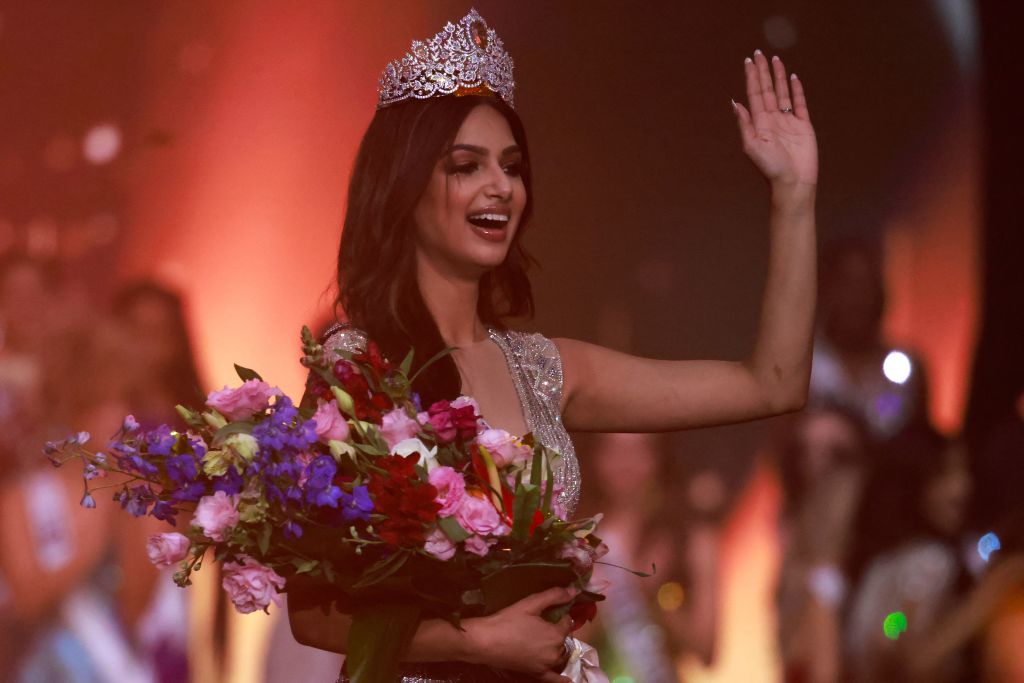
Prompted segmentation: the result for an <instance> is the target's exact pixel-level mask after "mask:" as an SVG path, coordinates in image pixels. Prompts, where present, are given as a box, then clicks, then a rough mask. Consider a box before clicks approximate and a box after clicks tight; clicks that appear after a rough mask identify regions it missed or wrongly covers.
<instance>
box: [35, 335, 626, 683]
mask: <svg viewBox="0 0 1024 683" xmlns="http://www.w3.org/2000/svg"><path fill="white" fill-rule="evenodd" d="M302 342H303V352H304V355H303V357H302V363H303V365H305V366H306V367H307V368H309V371H310V381H309V382H308V384H307V395H306V398H305V400H304V402H303V403H302V404H301V405H298V406H297V405H296V404H295V403H294V401H293V400H292V399H291V398H289V397H288V396H286V395H285V394H284V393H283V392H281V391H280V390H279V389H277V388H275V387H273V386H271V385H270V384H268V383H267V382H265V381H264V380H263V379H262V378H261V377H260V376H259V375H258V374H257V373H256V372H254V371H252V370H249V369H246V368H242V367H239V366H236V370H237V371H238V375H239V378H240V380H241V384H240V385H239V386H237V387H234V388H227V387H225V388H224V389H222V390H220V391H214V392H212V393H210V394H209V395H208V396H207V398H206V405H205V407H204V409H203V410H193V409H190V408H186V407H184V406H178V407H177V410H178V413H179V415H180V416H181V419H182V423H183V424H182V426H180V427H178V428H173V427H171V426H168V425H161V426H159V427H157V428H155V429H150V430H144V429H142V428H141V427H140V425H139V424H138V423H137V422H136V420H135V419H134V418H132V417H131V416H128V417H126V418H125V420H124V422H123V424H122V426H121V428H120V429H119V430H118V432H117V433H116V434H115V435H114V436H113V437H112V438H111V440H110V441H109V443H108V444H107V446H106V448H105V449H103V450H101V451H99V452H94V451H91V450H89V449H87V448H86V447H85V444H86V442H87V441H88V439H89V436H88V434H85V433H79V434H76V435H72V436H69V437H68V438H67V439H65V440H64V441H61V442H56V443H53V442H51V443H48V444H46V446H45V447H44V451H45V452H46V454H47V455H48V456H49V457H50V459H51V461H52V462H54V464H55V465H61V464H64V463H65V462H67V461H69V460H71V459H76V460H79V461H80V462H81V463H82V464H83V480H84V488H85V492H84V495H83V499H82V504H83V505H84V506H86V507H94V506H95V504H96V503H95V498H94V497H93V494H94V493H95V492H96V491H98V490H100V489H103V488H110V489H113V491H114V495H113V498H114V500H115V501H116V502H117V503H119V504H120V505H121V507H122V508H123V509H124V510H126V511H127V512H129V513H130V514H132V515H135V516H142V515H152V516H154V517H156V518H158V519H161V520H164V521H166V522H167V523H168V524H169V525H171V526H172V527H174V528H175V530H174V531H168V532H167V533H163V534H159V535H156V536H153V537H151V538H150V539H149V542H148V546H147V552H148V554H149V557H150V560H151V561H152V562H153V563H154V564H156V565H157V566H160V567H171V566H174V567H177V571H176V572H175V573H174V581H175V582H176V583H177V584H178V585H179V586H182V587H184V586H188V585H189V584H190V583H191V578H190V577H191V574H192V572H194V571H197V570H199V569H200V568H201V566H202V564H203V562H206V561H210V560H211V559H212V561H214V562H218V563H220V564H221V566H222V569H223V588H224V590H225V591H226V592H227V594H228V596H229V597H230V599H231V601H232V603H233V604H234V605H235V608H236V609H237V610H238V611H240V612H253V611H256V610H266V609H267V608H268V606H269V605H270V603H272V602H274V603H277V602H278V601H279V595H278V594H279V593H283V592H287V591H289V589H292V590H293V591H294V590H296V588H297V587H299V586H303V587H304V588H305V589H306V590H304V591H303V593H304V594H307V595H308V594H311V593H312V594H314V595H316V598H315V599H316V602H317V603H318V604H320V605H322V606H323V607H324V608H325V609H327V608H329V607H331V606H333V607H334V608H335V609H338V610H341V611H342V612H345V613H348V614H351V615H352V628H351V630H350V632H349V637H348V648H347V653H348V659H347V666H348V671H349V675H350V677H351V678H352V679H353V681H357V682H360V683H362V682H365V681H386V680H395V679H397V676H398V669H397V667H398V662H399V661H401V659H402V656H403V654H404V652H405V650H406V649H407V648H408V645H409V642H410V641H411V639H412V636H413V634H414V633H415V630H416V628H417V625H418V623H419V621H420V620H421V619H424V618H442V619H446V620H448V621H450V622H452V623H453V624H455V625H456V626H458V625H459V623H460V620H461V619H464V618H467V617H474V616H482V615H486V614H491V613H493V612H496V611H498V610H500V609H502V608H504V607H506V606H508V605H510V604H512V603H513V602H516V601H517V600H519V599H521V598H523V597H525V596H526V595H528V594H530V593H533V592H537V591H540V590H544V589H546V588H550V587H552V586H575V587H577V588H579V589H580V593H579V594H578V595H577V596H576V597H575V598H573V600H572V601H571V602H570V603H569V604H566V605H561V606H558V607H554V608H551V609H549V610H548V611H547V612H546V613H545V615H544V616H545V618H547V619H549V620H551V621H557V620H558V619H560V618H561V617H562V616H564V615H565V614H566V613H567V612H571V614H572V615H573V618H574V621H575V623H576V624H581V623H583V621H585V620H587V619H590V618H593V616H594V613H595V611H596V602H597V601H600V600H602V599H603V596H602V595H601V594H600V592H599V591H596V590H592V588H593V587H592V586H591V585H590V579H591V574H592V570H593V564H594V562H595V561H596V560H598V559H599V558H600V557H601V556H602V555H603V554H604V553H605V552H606V551H607V548H606V547H605V545H604V544H603V543H602V542H601V540H600V539H599V538H598V537H597V536H596V535H595V533H594V532H595V528H596V526H597V523H598V521H599V517H594V518H586V519H575V520H567V519H565V518H564V517H565V515H564V512H563V511H561V510H560V509H559V505H558V493H559V491H558V486H557V485H556V478H555V476H554V473H555V471H556V469H557V468H558V466H559V462H558V459H559V455H558V454H557V453H555V452H554V451H552V450H551V449H549V448H546V447H545V446H544V445H543V444H541V443H538V442H536V441H535V440H534V439H533V438H532V436H531V435H526V436H524V437H522V438H518V437H515V436H513V435H511V434H509V433H507V432H505V431H503V430H500V429H492V428H490V427H489V426H488V425H487V423H486V421H485V420H484V419H483V417H482V416H481V415H480V412H479V407H478V405H477V404H476V402H475V401H474V400H473V399H472V398H470V397H466V396H463V397H460V398H458V399H456V400H454V401H450V402H449V401H439V402H437V403H434V404H433V405H430V406H427V407H426V408H424V406H422V405H420V401H419V397H418V396H417V395H416V393H415V392H414V391H413V390H412V385H413V381H414V380H415V379H416V376H415V375H413V376H410V369H411V366H412V361H413V356H412V353H411V352H410V354H409V355H408V356H407V357H406V358H405V359H404V360H403V362H402V363H401V364H398V365H395V364H393V363H391V362H389V361H388V360H386V359H385V358H384V357H383V356H382V354H381V353H380V350H379V349H378V348H377V347H376V345H374V344H373V342H368V343H367V344H366V345H365V349H362V350H360V351H359V352H358V353H351V352H349V351H346V350H344V349H328V348H325V347H324V346H323V345H321V344H320V343H318V342H317V341H316V340H315V339H314V338H313V336H312V334H311V333H310V331H309V330H308V328H303V331H302ZM434 360H436V357H435V358H434V359H431V361H428V363H427V364H425V365H424V367H425V366H426V365H428V364H429V363H430V362H433V361H434ZM420 371H422V368H421V370H420ZM310 588H312V589H313V590H309V589H310Z"/></svg>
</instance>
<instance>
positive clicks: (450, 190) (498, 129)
mask: <svg viewBox="0 0 1024 683" xmlns="http://www.w3.org/2000/svg"><path fill="white" fill-rule="evenodd" d="M522 158H523V155H522V151H521V150H520V148H519V146H518V145H517V144H516V141H515V138H514V137H513V136H512V129H511V128H509V125H508V122H507V121H506V120H505V117H504V116H502V115H501V114H500V113H498V111H496V110H495V109H494V108H493V107H490V106H487V105H480V106H478V107H476V108H475V109H473V110H472V111H471V112H470V113H469V116H467V117H466V120H465V121H464V122H463V123H462V127H461V128H459V132H458V133H457V134H456V136H455V140H454V142H453V143H452V146H451V147H450V148H449V149H448V151H447V152H446V153H445V155H444V156H443V157H442V158H441V159H440V160H439V161H438V163H437V165H436V166H435V167H434V170H433V172H432V173H431V175H430V180H429V182H428V184H427V189H426V190H425V191H424V193H423V196H422V197H420V201H419V204H417V206H416V209H415V211H414V214H413V215H414V218H415V220H416V246H417V251H418V254H419V258H420V260H421V261H422V260H424V259H425V260H426V261H427V262H428V263H429V264H430V265H431V266H432V267H433V268H435V269H436V270H438V271H439V272H441V273H443V274H447V275H452V276H456V277H470V278H479V277H480V275H482V274H483V273H484V272H486V271H488V270H490V269H492V268H494V267H496V266H499V265H501V263H502V262H503V261H504V260H505V256H506V254H508V249H509V245H511V243H512V238H513V237H514V236H515V234H516V230H517V229H518V228H519V221H520V219H521V218H522V215H523V209H524V207H525V206H526V186H525V185H524V184H523V178H522V175H521V167H522Z"/></svg>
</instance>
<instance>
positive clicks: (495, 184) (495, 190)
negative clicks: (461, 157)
mask: <svg viewBox="0 0 1024 683" xmlns="http://www.w3.org/2000/svg"><path fill="white" fill-rule="evenodd" d="M484 191H485V192H486V194H487V196H488V197H494V198H495V199H501V200H508V199H510V198H511V197H512V179H511V178H509V177H508V174H507V173H505V169H503V168H501V166H499V165H497V164H495V165H494V166H493V167H492V168H491V172H490V176H489V177H488V181H487V186H486V187H485V188H484Z"/></svg>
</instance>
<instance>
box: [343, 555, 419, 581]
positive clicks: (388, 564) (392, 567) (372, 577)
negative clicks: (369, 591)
mask: <svg viewBox="0 0 1024 683" xmlns="http://www.w3.org/2000/svg"><path fill="white" fill-rule="evenodd" d="M408 559H409V553H407V552H405V551H402V550H400V551H398V552H396V553H395V554H394V555H391V556H389V557H386V558H384V559H383V560H381V561H380V562H377V563H376V564H374V565H372V566H371V567H370V568H369V569H367V570H366V571H365V572H363V576H362V578H360V579H359V580H358V581H356V582H355V583H353V584H352V588H365V587H367V586H372V585H373V584H375V583H379V582H381V581H383V580H384V579H386V578H388V577H389V576H391V575H392V574H394V573H395V572H397V571H398V570H399V569H401V568H402V565H404V564H405V563H406V561H407V560H408Z"/></svg>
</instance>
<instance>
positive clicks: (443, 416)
mask: <svg viewBox="0 0 1024 683" xmlns="http://www.w3.org/2000/svg"><path fill="white" fill-rule="evenodd" d="M427 413H428V415H429V417H428V418H427V424H429V425H430V426H431V427H433V428H434V433H435V434H437V440H438V441H439V442H440V443H442V444H448V443H451V442H452V441H454V440H455V436H456V435H457V434H458V433H459V430H458V428H456V426H455V421H454V420H453V419H452V411H451V406H450V404H449V403H448V401H438V402H437V403H435V404H434V405H432V406H430V408H429V409H427Z"/></svg>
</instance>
